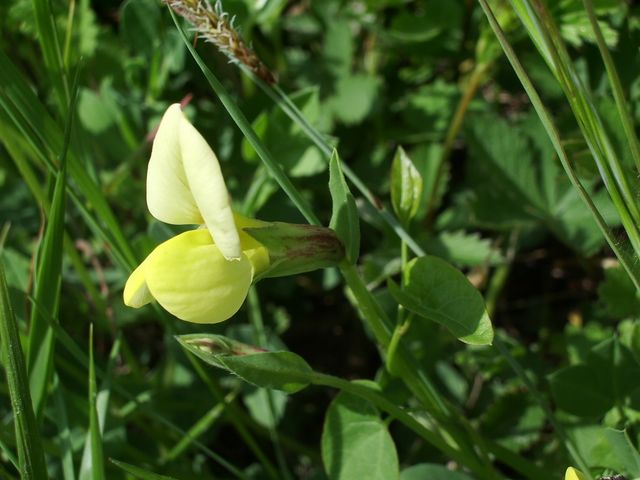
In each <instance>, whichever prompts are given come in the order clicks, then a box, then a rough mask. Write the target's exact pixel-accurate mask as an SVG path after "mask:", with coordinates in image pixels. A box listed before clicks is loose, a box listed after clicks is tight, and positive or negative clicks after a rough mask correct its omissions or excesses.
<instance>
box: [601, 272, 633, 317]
mask: <svg viewBox="0 0 640 480" xmlns="http://www.w3.org/2000/svg"><path fill="white" fill-rule="evenodd" d="M598 295H599V296H600V300H601V301H602V302H603V303H604V304H605V305H606V308H607V311H608V313H609V314H610V315H611V316H612V317H614V318H616V319H622V318H626V317H635V316H638V315H640V295H639V294H638V292H637V290H636V287H634V285H633V282H632V281H631V279H630V278H629V275H628V274H627V272H626V271H625V270H624V269H623V268H622V267H615V268H607V269H606V270H605V271H604V280H603V281H602V283H601V284H600V285H599V286H598Z"/></svg>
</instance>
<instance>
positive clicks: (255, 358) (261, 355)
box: [176, 334, 313, 393]
mask: <svg viewBox="0 0 640 480" xmlns="http://www.w3.org/2000/svg"><path fill="white" fill-rule="evenodd" d="M176 339H177V340H178V342H180V345H182V346H183V347H184V348H185V349H186V350H188V351H190V352H191V353H193V354H195V355H196V356H197V357H199V358H200V359H202V360H204V361H205V362H206V363H208V364H210V365H213V366H214V367H218V368H222V369H224V370H227V371H228V372H230V373H233V374H234V375H237V376H238V377H240V378H241V379H243V380H244V381H246V382H248V383H251V384H253V385H255V386H257V387H265V388H274V389H276V390H282V391H284V392H287V393H295V392H297V391H300V390H302V389H303V388H305V387H306V386H307V385H308V384H309V377H310V375H311V374H312V373H313V370H312V369H311V367H310V366H309V364H308V363H307V362H306V361H305V360H304V359H303V358H302V357H300V356H299V355H296V354H295V353H293V352H287V351H276V352H269V351H264V350H261V349H258V348H256V347H253V346H251V345H247V344H244V343H241V342H238V341H235V340H232V339H230V338H226V337H223V336H221V335H213V334H192V335H180V336H177V337H176Z"/></svg>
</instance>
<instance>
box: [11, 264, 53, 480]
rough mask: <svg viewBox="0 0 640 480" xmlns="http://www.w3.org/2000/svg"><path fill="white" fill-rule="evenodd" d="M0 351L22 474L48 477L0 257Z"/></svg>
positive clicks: (23, 476) (34, 479)
mask: <svg viewBox="0 0 640 480" xmlns="http://www.w3.org/2000/svg"><path fill="white" fill-rule="evenodd" d="M0 351H1V352H2V363H3V364H4V370H5V375H6V377H7V386H8V387H9V396H10V398H11V408H12V409H13V416H14V422H15V431H16V443H17V445H18V462H19V465H20V471H21V473H22V478H24V479H33V480H39V479H43V478H47V467H46V463H45V458H44V451H43V450H42V444H41V442H40V432H39V431H38V426H37V424H36V418H35V415H34V413H33V407H32V403H31V394H30V392H29V384H28V377H27V368H26V365H25V361H24V356H23V354H22V348H21V346H20V334H19V333H18V325H17V323H16V319H15V316H14V315H13V310H12V309H11V303H10V300H9V291H8V288H7V283H6V278H5V273H4V264H3V262H2V257H0Z"/></svg>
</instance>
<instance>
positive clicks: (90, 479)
mask: <svg viewBox="0 0 640 480" xmlns="http://www.w3.org/2000/svg"><path fill="white" fill-rule="evenodd" d="M96 390H97V389H96V367H95V364H94V358H93V324H91V327H89V434H88V438H87V440H89V443H90V448H89V449H88V452H89V453H88V454H87V450H85V455H83V457H82V465H81V467H80V480H104V479H105V478H106V477H105V475H104V454H103V451H102V432H101V429H100V420H99V417H98V408H97V393H96Z"/></svg>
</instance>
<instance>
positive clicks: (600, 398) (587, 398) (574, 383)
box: [549, 365, 613, 417]
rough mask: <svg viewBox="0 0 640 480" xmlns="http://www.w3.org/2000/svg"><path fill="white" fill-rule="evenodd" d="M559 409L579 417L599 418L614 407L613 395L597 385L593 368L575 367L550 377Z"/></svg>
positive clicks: (552, 391)
mask: <svg viewBox="0 0 640 480" xmlns="http://www.w3.org/2000/svg"><path fill="white" fill-rule="evenodd" d="M549 383H550V386H551V393H552V394H553V398H554V399H555V402H556V405H557V406H558V408H560V409H562V410H564V411H565V412H569V413H572V414H574V415H577V416H579V417H597V416H600V415H604V413H605V412H606V411H607V410H609V409H610V408H611V407H613V398H612V397H611V395H609V394H608V392H606V390H603V389H601V388H599V387H597V386H596V385H594V377H593V372H592V371H591V368H590V367H588V366H586V365H575V366H571V367H567V368H563V369H562V370H559V371H557V372H555V373H553V374H552V375H550V376H549Z"/></svg>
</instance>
